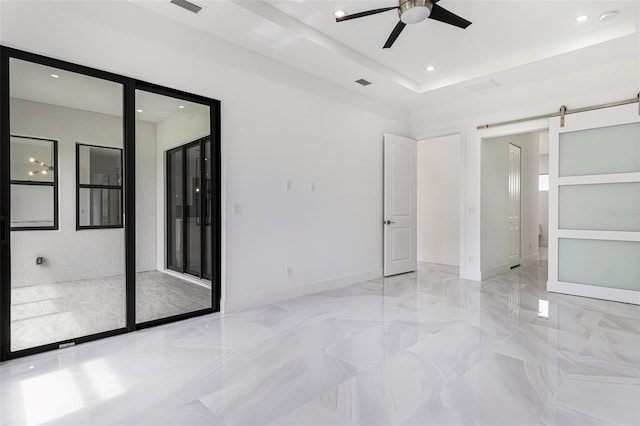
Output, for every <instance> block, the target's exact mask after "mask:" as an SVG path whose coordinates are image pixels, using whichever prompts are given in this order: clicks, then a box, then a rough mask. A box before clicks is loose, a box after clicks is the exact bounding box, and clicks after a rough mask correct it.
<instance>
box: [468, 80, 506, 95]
mask: <svg viewBox="0 0 640 426" xmlns="http://www.w3.org/2000/svg"><path fill="white" fill-rule="evenodd" d="M466 87H467V90H469V91H471V92H484V91H485V90H489V89H493V88H495V87H500V85H499V84H498V82H497V81H495V80H494V79H492V78H490V79H489V80H485V81H481V82H479V83H474V84H470V85H468V86H466Z"/></svg>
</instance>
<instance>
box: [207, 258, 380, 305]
mask: <svg viewBox="0 0 640 426" xmlns="http://www.w3.org/2000/svg"><path fill="white" fill-rule="evenodd" d="M381 276H382V269H376V270H373V271H367V272H361V273H359V274H353V275H344V276H341V277H336V278H331V279H328V280H322V281H315V282H310V283H304V284H298V285H296V286H295V287H287V288H282V289H278V290H274V291H269V292H266V293H259V294H254V295H251V296H245V297H239V298H236V299H221V301H220V302H221V310H222V312H224V313H227V312H232V311H239V310H243V309H247V308H250V307H253V306H261V305H267V304H269V303H274V302H279V301H282V300H287V299H292V298H294V297H300V296H305V295H307V294H313V293H318V292H320V291H325V290H331V289H334V288H339V287H346V286H348V285H352V284H357V283H359V282H362V281H368V280H373V279H376V278H380V277H381Z"/></svg>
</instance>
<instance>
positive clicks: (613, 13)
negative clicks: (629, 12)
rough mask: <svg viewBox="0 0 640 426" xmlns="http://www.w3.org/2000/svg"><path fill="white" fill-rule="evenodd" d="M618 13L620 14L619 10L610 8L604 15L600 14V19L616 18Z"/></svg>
mask: <svg viewBox="0 0 640 426" xmlns="http://www.w3.org/2000/svg"><path fill="white" fill-rule="evenodd" d="M617 14H618V11H617V10H610V11H608V12H605V13H603V14H602V15H600V20H601V21H608V20H609V19H613V18H615V17H616V15H617Z"/></svg>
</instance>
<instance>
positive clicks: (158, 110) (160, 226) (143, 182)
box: [136, 89, 212, 323]
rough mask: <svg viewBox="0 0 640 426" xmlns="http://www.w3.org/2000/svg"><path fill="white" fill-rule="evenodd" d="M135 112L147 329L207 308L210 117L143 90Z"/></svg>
mask: <svg viewBox="0 0 640 426" xmlns="http://www.w3.org/2000/svg"><path fill="white" fill-rule="evenodd" d="M136 111H137V112H136V118H137V119H136V240H137V241H138V242H139V243H138V244H137V246H136V247H137V248H136V322H137V323H148V322H150V321H157V320H162V319H166V318H170V317H175V316H178V315H185V314H189V313H193V312H198V311H203V310H207V309H211V308H212V296H211V295H212V290H211V282H210V281H208V280H205V279H203V275H202V259H203V257H204V254H203V248H202V229H203V228H204V226H203V221H202V218H203V213H202V209H203V203H202V191H203V188H202V182H203V177H202V172H203V165H202V163H203V162H204V158H203V156H202V152H203V148H202V142H201V141H202V140H203V138H206V137H208V135H209V133H210V111H209V106H207V105H203V104H200V103H197V102H192V101H189V100H186V99H181V98H176V97H172V96H167V95H165V94H160V93H155V92H153V91H148V90H142V89H139V90H136ZM141 241H143V242H144V243H143V244H140V242H141Z"/></svg>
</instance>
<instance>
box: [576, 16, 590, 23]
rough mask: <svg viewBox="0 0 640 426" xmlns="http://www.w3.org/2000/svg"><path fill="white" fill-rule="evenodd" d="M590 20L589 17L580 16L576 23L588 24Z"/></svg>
mask: <svg viewBox="0 0 640 426" xmlns="http://www.w3.org/2000/svg"><path fill="white" fill-rule="evenodd" d="M588 19H589V17H588V16H587V15H580V16H578V17H577V18H576V22H586V21H587V20H588Z"/></svg>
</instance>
